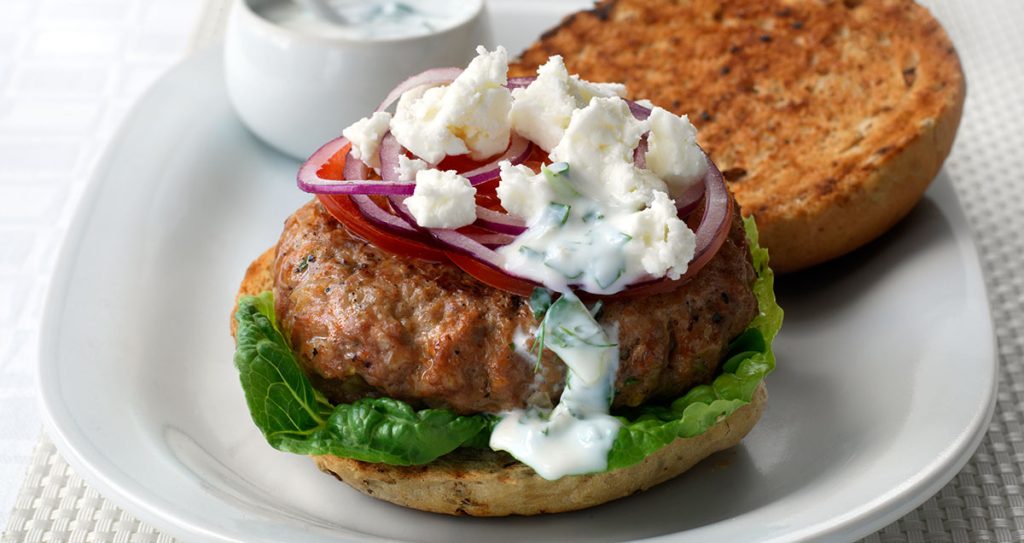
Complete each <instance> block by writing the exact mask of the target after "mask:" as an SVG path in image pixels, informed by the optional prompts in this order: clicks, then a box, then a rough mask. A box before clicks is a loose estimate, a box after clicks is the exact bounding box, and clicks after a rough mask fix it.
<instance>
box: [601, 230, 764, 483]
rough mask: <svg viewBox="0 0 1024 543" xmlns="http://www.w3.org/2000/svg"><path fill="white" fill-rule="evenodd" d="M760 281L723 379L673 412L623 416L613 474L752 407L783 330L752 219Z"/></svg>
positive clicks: (656, 409) (647, 410)
mask: <svg viewBox="0 0 1024 543" xmlns="http://www.w3.org/2000/svg"><path fill="white" fill-rule="evenodd" d="M743 227H744V228H745V229H746V233H747V240H748V241H749V243H750V253H751V257H752V262H753V264H754V271H755V273H756V274H757V279H756V281H755V282H754V295H755V296H756V297H757V305H758V314H757V316H756V317H754V320H753V321H751V323H750V326H749V327H747V329H746V330H745V331H744V332H743V333H741V334H740V335H739V336H738V337H736V339H734V340H733V341H732V342H731V343H730V344H729V349H728V352H727V354H726V361H725V362H724V363H723V364H722V374H721V375H719V376H718V377H716V378H715V380H714V381H712V383H711V384H710V385H700V386H697V387H694V388H693V389H691V390H690V391H689V392H687V393H686V394H685V395H684V396H683V397H682V398H679V399H677V400H676V401H674V402H672V404H671V405H669V406H668V407H661V406H653V407H642V408H639V409H636V410H634V411H633V412H631V413H630V417H629V418H625V417H620V418H621V420H622V422H623V425H622V428H620V429H619V435H618V436H617V437H616V438H615V443H614V444H613V445H612V450H611V452H610V453H608V469H609V470H612V469H617V468H623V467H626V466H630V465H632V464H635V463H637V462H639V461H641V460H643V459H644V458H645V457H647V455H649V454H651V453H653V452H654V451H656V450H658V449H660V448H662V447H664V446H665V445H668V444H669V443H671V442H672V440H674V439H675V438H677V437H693V436H697V435H700V434H702V433H704V432H706V431H707V430H708V428H711V427H712V426H714V425H715V423H717V422H718V421H719V420H721V419H723V418H725V417H728V416H729V415H731V414H732V413H733V412H735V411H736V410H737V409H739V408H740V407H743V406H744V405H746V404H748V403H750V400H751V398H752V397H753V395H754V390H756V389H757V385H758V384H760V383H761V380H763V379H764V377H765V375H767V374H768V373H769V372H771V371H772V370H773V369H775V355H774V354H773V353H772V349H771V345H772V341H773V340H774V339H775V335H776V334H777V333H778V331H779V328H781V327H782V308H780V307H779V305H778V304H777V303H776V302H775V291H774V290H773V286H774V283H775V274H774V273H773V272H772V270H771V268H769V267H768V250H767V249H764V248H763V247H761V246H760V245H759V244H758V238H757V225H756V224H755V223H754V219H753V218H745V219H743Z"/></svg>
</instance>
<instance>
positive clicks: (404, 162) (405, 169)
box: [398, 154, 430, 181]
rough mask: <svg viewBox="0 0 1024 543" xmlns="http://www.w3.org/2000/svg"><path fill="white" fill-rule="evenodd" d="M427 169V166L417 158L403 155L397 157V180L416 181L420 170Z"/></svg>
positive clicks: (428, 166)
mask: <svg viewBox="0 0 1024 543" xmlns="http://www.w3.org/2000/svg"><path fill="white" fill-rule="evenodd" d="M429 168H430V165H429V164H427V163H426V162H423V161H422V160H420V159H418V158H409V157H407V156H405V155H404V154H403V155H398V178H399V179H401V180H403V181H408V180H411V179H416V174H418V173H420V170H427V169H429Z"/></svg>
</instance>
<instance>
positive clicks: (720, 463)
mask: <svg viewBox="0 0 1024 543" xmlns="http://www.w3.org/2000/svg"><path fill="white" fill-rule="evenodd" d="M564 6H565V5H564V4H563V5H561V7H560V9H565V7H564ZM527 7H528V8H530V9H535V8H536V9H540V8H541V7H542V4H539V3H538V4H536V5H527ZM524 9H525V8H524ZM501 15H502V16H503V19H502V20H503V21H504V24H503V25H499V26H498V28H497V30H498V37H499V40H502V41H504V42H505V43H507V44H509V45H510V46H511V49H512V50H519V48H520V47H521V46H522V45H523V44H524V43H525V42H527V41H529V40H530V39H531V37H532V36H534V35H536V34H537V32H538V31H539V30H540V29H542V28H545V27H547V26H548V25H550V24H551V23H552V21H553V20H555V17H556V15H555V14H553V13H548V14H547V15H546V16H544V17H535V18H531V17H527V16H524V15H522V14H521V13H520V14H519V15H516V13H511V14H501ZM506 15H507V16H506ZM516 17H518V18H516ZM221 77H222V74H221V69H220V57H219V51H209V52H207V53H204V54H201V55H199V56H197V57H194V58H193V59H191V60H189V61H187V62H185V63H184V64H182V65H181V66H179V67H178V68H176V69H174V70H173V71H172V72H171V73H169V74H168V75H167V76H166V77H164V78H163V79H162V80H161V81H160V82H159V83H158V84H157V85H156V86H155V87H154V88H153V89H152V90H151V91H150V92H149V93H148V95H147V96H146V97H145V98H144V99H143V100H142V101H141V102H140V103H139V104H138V106H137V107H136V109H135V111H134V113H132V114H131V115H130V117H129V119H128V120H127V122H126V123H125V125H124V127H123V129H122V131H121V133H120V135H119V137H118V138H116V139H115V141H114V142H113V144H112V145H111V147H110V149H109V150H108V152H107V155H106V159H105V160H104V161H103V162H102V164H101V166H100V167H99V168H98V170H97V172H96V177H95V178H94V179H93V180H92V182H91V184H90V186H89V189H88V191H87V194H86V195H85V197H84V200H83V203H82V205H81V207H80V209H79V210H78V214H77V216H76V218H75V220H74V223H73V227H72V229H71V233H70V235H69V240H68V242H67V244H66V246H65V247H64V250H63V252H62V254H61V257H60V260H59V265H58V270H57V273H56V275H55V277H54V282H53V288H52V291H51V293H50V297H49V300H48V303H47V308H46V316H45V323H44V327H43V340H42V349H41V360H40V386H41V391H42V394H43V403H44V409H45V413H46V417H47V419H48V420H47V422H48V429H49V432H50V435H51V436H52V437H53V439H54V440H55V442H56V444H57V446H58V448H59V449H60V451H61V452H62V453H63V455H64V456H65V457H66V458H67V459H68V461H69V462H71V464H72V465H73V466H74V467H75V469H76V470H77V471H78V472H79V473H81V474H82V476H84V477H85V478H86V479H87V480H88V481H89V482H90V483H91V484H92V485H94V486H95V487H97V489H98V490H100V491H101V492H102V493H103V494H104V495H106V496H108V497H110V498H111V499H113V500H115V501H116V502H117V503H118V504H120V505H121V506H123V507H124V508H126V509H128V510H129V511H131V512H133V513H135V514H137V515H138V516H139V517H141V518H142V519H143V520H146V521H149V522H151V523H153V524H155V525H157V526H158V527H160V528H162V529H164V530H166V531H167V532H169V533H171V534H174V535H177V536H179V537H182V538H183V539H185V540H187V541H207V540H208V541H246V542H258V541H288V540H301V541H311V542H314V541H339V540H376V539H408V540H422V541H452V540H466V541H478V540H487V541H491V542H494V543H497V542H500V541H524V540H525V541H543V540H552V541H555V540H557V541H573V540H586V541H612V540H626V539H642V538H652V539H658V540H666V541H793V540H801V539H808V538H821V539H834V540H844V539H852V538H855V537H858V536H861V535H865V534H867V533H869V532H871V531H872V530H875V529H877V528H879V527H881V526H883V525H885V524H886V523H888V522H891V521H893V520H895V519H897V518H898V517H899V516H900V515H902V514H904V513H906V512H907V511H909V510H911V509H912V508H914V507H915V506H917V505H919V504H920V503H921V502H923V501H924V500H925V499H926V498H927V497H929V496H930V495H932V494H934V493H935V492H937V491H938V490H939V489H940V488H941V486H942V485H943V484H944V483H945V482H946V481H948V480H949V479H950V478H952V477H953V475H954V474H955V473H956V472H957V471H958V470H959V469H960V468H961V467H962V466H963V464H964V463H965V462H966V461H967V459H968V457H969V456H970V454H971V452H972V451H973V450H974V448H975V447H976V446H977V444H978V442H979V441H980V439H981V437H982V436H983V434H984V430H985V427H986V423H987V421H988V419H989V417H990V416H991V413H992V407H993V401H994V389H995V379H996V377H995V375H996V373H995V356H994V348H993V345H994V342H993V334H992V329H991V324H990V321H989V311H988V306H987V303H986V297H985V292H984V286H983V283H982V277H981V273H980V270H979V266H978V263H977V259H976V256H975V250H974V247H973V246H972V243H971V240H970V237H969V233H968V228H967V226H966V223H965V220H964V216H963V213H962V211H961V210H960V208H959V204H958V202H957V199H956V196H955V194H954V192H953V190H952V189H951V184H950V180H949V179H947V178H946V177H945V176H944V175H940V177H939V179H938V180H937V181H936V183H935V184H934V186H933V187H932V189H931V190H930V191H929V192H928V195H927V197H926V198H925V200H924V201H923V202H922V203H921V204H920V205H919V206H918V207H917V209H916V210H915V211H914V212H913V213H912V214H911V215H910V217H909V218H908V219H907V220H905V221H904V222H903V223H902V224H900V225H899V226H897V227H896V228H895V229H894V230H893V231H892V232H890V233H889V234H887V235H886V236H884V238H883V239H881V240H879V241H878V242H875V243H873V244H871V245H870V246H869V247H867V248H865V249H863V250H860V251H858V252H856V253H855V254H853V255H850V256H848V257H846V258H843V259H841V260H839V261H837V262H835V263H832V264H828V265H826V266H823V267H821V268H819V269H817V270H814V271H812V272H808V273H803V274H800V275H795V276H790V277H786V278H785V280H783V281H780V284H779V286H778V293H779V299H780V302H781V304H782V305H783V307H784V308H785V309H786V322H785V326H784V328H783V332H782V335H781V336H780V337H779V339H778V342H777V351H776V352H777V354H778V360H779V367H778V370H777V371H776V372H775V373H774V374H772V375H771V376H770V378H769V379H768V385H769V390H770V394H771V399H770V401H769V404H768V409H767V411H766V413H765V415H764V418H763V420H762V421H761V423H760V424H759V425H758V426H757V427H756V428H755V429H754V431H753V432H752V433H751V434H750V435H749V436H748V437H747V439H746V440H745V441H744V442H743V444H742V445H740V446H739V447H737V448H735V449H733V450H731V451H728V452H725V453H722V454H719V455H716V456H715V457H713V458H711V459H709V460H707V461H706V462H704V463H703V464H701V465H700V466H698V467H697V468H696V469H694V470H692V471H691V472H689V473H687V474H685V475H684V476H682V477H680V478H679V479H677V480H674V481H671V482H669V483H666V484H664V485H662V486H660V487H657V488H655V489H653V490H650V491H648V492H646V493H643V494H640V495H637V496H633V497H630V498H627V499H624V500H621V501H619V502H616V503H612V504H608V505H605V506H602V507H599V508H595V509H591V510H588V511H583V512H579V513H572V514H563V515H555V516H545V517H534V518H511V519H492V520H482V519H469V518H448V517H442V516H436V515H431V514H425V513H419V512H415V511H409V510H405V509H402V508H399V507H395V506H392V505H389V504H386V503H382V502H378V501H376V500H373V499H370V498H366V497H364V496H362V495H361V494H358V493H356V492H355V491H353V490H350V489H349V488H348V487H346V486H344V485H341V484H339V483H337V482H336V481H335V480H334V479H332V478H330V477H327V476H324V475H322V474H320V473H319V472H317V471H316V470H315V469H314V468H313V466H312V463H311V462H310V461H309V460H307V459H305V458H302V457H298V456H293V455H289V454H285V453H279V452H277V451H274V450H273V449H271V448H270V447H269V446H267V445H266V444H265V443H264V441H263V439H262V437H261V436H260V434H259V432H258V431H257V430H256V428H255V427H254V426H253V424H252V423H251V421H250V419H249V415H248V413H247V412H246V408H245V402H244V400H243V396H242V391H241V389H240V387H239V385H238V378H237V375H236V372H235V369H234V367H233V365H232V363H231V355H232V351H233V345H232V341H231V338H230V337H229V334H228V322H229V316H228V313H229V311H230V309H231V307H232V301H233V297H234V294H235V289H236V287H237V285H238V282H239V280H240V279H241V277H242V273H243V271H244V270H245V267H246V265H247V264H248V263H249V261H250V260H251V259H252V258H254V257H255V256H256V255H258V254H259V253H260V252H261V251H263V250H264V249H265V248H267V247H268V246H270V245H271V244H273V243H274V241H275V240H276V238H277V236H278V234H279V232H280V228H281V223H282V221H283V220H284V219H285V217H287V216H288V214H289V213H290V212H291V211H292V210H294V209H295V208H296V207H297V206H299V205H300V204H301V203H302V202H303V201H304V200H306V196H305V195H304V194H302V193H300V192H299V191H298V190H296V189H295V187H294V182H293V179H294V173H295V170H296V164H295V163H294V162H292V161H290V160H288V159H286V158H284V157H283V156H282V155H279V154H276V153H275V152H273V151H270V150H269V149H268V148H266V147H264V146H263V145H262V144H260V143H259V142H257V141H256V140H254V138H253V137H252V136H250V135H249V134H248V133H247V132H246V131H245V130H244V129H243V128H242V127H241V125H240V124H239V122H238V121H237V120H236V119H235V117H234V116H233V114H232V112H231V111H230V109H229V106H228V103H227V100H226V98H225V93H224V89H223V86H222V83H221Z"/></svg>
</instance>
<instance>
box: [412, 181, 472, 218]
mask: <svg viewBox="0 0 1024 543" xmlns="http://www.w3.org/2000/svg"><path fill="white" fill-rule="evenodd" d="M405 205H406V206H407V207H408V208H409V211H410V212H411V213H412V216H413V217H414V218H415V219H416V223H417V224H419V225H420V226H423V227H425V228H458V227H460V226H466V225H467V224H470V223H472V222H473V221H475V220H476V189H475V188H474V187H473V186H472V185H470V183H469V179H466V178H465V177H462V176H461V175H459V174H458V173H456V172H454V171H451V170H449V171H444V172H442V171H440V170H421V171H419V172H418V173H417V174H416V188H415V189H414V191H413V193H412V196H410V197H408V198H406V199H405Z"/></svg>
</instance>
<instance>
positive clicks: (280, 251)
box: [274, 200, 757, 414]
mask: <svg viewBox="0 0 1024 543" xmlns="http://www.w3.org/2000/svg"><path fill="white" fill-rule="evenodd" d="M754 278H755V276H754V271H753V268H752V267H751V264H750V252H749V249H748V247H747V243H746V238H745V236H744V233H743V228H742V225H741V223H740V221H739V213H736V214H735V220H734V223H733V225H732V228H731V230H730V233H729V238H728V239H727V240H726V242H725V243H724V244H723V246H722V248H721V249H720V250H719V252H718V254H716V255H715V257H714V258H713V259H712V260H711V261H710V262H709V263H708V264H707V265H706V266H705V267H704V269H703V270H701V272H700V273H699V274H698V275H697V276H696V277H695V278H694V279H693V280H691V281H690V282H689V283H687V284H685V285H683V286H682V287H680V288H679V289H676V290H674V291H672V292H669V293H664V294H657V295H652V296H649V297H645V298H640V299H636V300H606V301H605V303H604V308H603V310H602V312H601V314H600V315H599V319H598V320H599V321H600V322H602V323H613V322H614V323H617V324H618V336H619V346H620V348H619V355H620V362H619V370H618V375H617V378H616V383H615V398H614V402H613V407H620V406H636V405H640V404H641V403H645V402H647V401H649V400H659V399H671V398H675V397H678V396H680V395H681V394H683V393H684V392H685V391H687V390H688V389H690V388H692V387H693V386H696V385H698V384H701V383H706V382H710V381H711V379H712V377H713V376H714V374H715V372H716V370H717V368H718V364H719V361H720V359H721V357H722V354H723V352H724V350H725V348H726V345H727V344H728V342H729V341H730V340H731V339H732V338H733V337H735V336H736V335H738V334H739V333H740V332H742V331H743V330H744V329H745V328H746V327H747V325H748V324H749V323H750V321H751V320H752V319H753V318H754V316H755V314H756V312H757V301H756V299H755V298H754V295H753V292H752V291H751V286H752V285H753V282H754ZM274 299H275V301H276V302H275V303H276V307H275V310H276V313H277V317H278V320H279V323H280V325H281V327H282V330H283V331H284V333H285V335H286V337H287V338H288V339H289V340H290V342H291V345H292V348H293V349H294V350H295V352H296V353H297V355H298V358H299V361H300V364H302V365H303V367H304V369H305V371H306V373H307V374H309V375H310V377H311V379H312V381H313V384H314V386H315V387H316V388H318V389H319V390H321V391H323V392H324V393H325V394H326V395H327V397H328V398H330V399H331V400H332V401H334V402H352V401H355V400H357V399H359V398H362V397H367V396H386V397H391V398H396V399H399V400H403V401H406V402H409V403H411V404H412V405H414V406H429V407H445V408H449V409H452V410H454V411H456V412H458V413H464V414H465V413H478V412H498V411H502V410H507V409H512V408H517V407H524V406H526V405H527V404H528V403H529V404H532V405H547V404H550V405H554V404H555V403H557V401H558V397H559V395H560V394H561V391H562V386H563V384H564V366H563V364H562V363H561V362H560V361H559V360H558V359H557V357H555V356H554V355H553V354H552V353H550V352H546V353H545V354H544V357H543V359H542V361H541V364H540V367H539V368H537V367H536V366H535V364H536V360H535V359H533V358H532V357H530V356H529V355H526V354H525V353H524V352H523V350H522V349H519V350H517V349H515V340H516V338H517V337H522V336H523V335H524V334H525V335H526V336H529V335H530V332H531V331H532V330H533V328H534V327H535V326H536V325H537V323H536V321H535V320H534V318H533V315H532V313H531V310H530V307H529V304H528V301H527V300H526V299H524V298H522V297H520V296H516V295H514V294H510V293H507V292H504V291H500V290H497V289H494V288H492V287H489V286H487V285H484V284H482V283H480V282H478V281H477V280H476V279H474V278H472V277H471V276H469V275H467V274H465V273H463V272H462V271H461V270H459V269H458V268H456V267H454V266H452V265H449V264H442V263H433V262H426V261H423V260H419V259H415V258H406V257H401V256H396V255H393V254H391V253H388V252H386V251H383V250H381V249H378V248H376V247H375V246H373V245H371V244H368V243H366V242H364V241H362V240H360V239H358V238H356V237H354V236H352V235H351V234H349V233H348V231H347V230H346V229H345V228H344V227H343V226H342V225H341V224H340V223H338V222H337V221H336V220H335V219H334V218H333V217H332V216H331V215H330V214H329V213H328V212H327V211H326V210H325V209H324V208H323V207H322V206H321V205H320V204H319V202H317V201H316V200H313V201H311V202H309V203H307V204H306V205H305V206H303V207H301V208H299V210H298V211H296V212H295V214H293V215H292V216H291V217H289V218H288V220H287V221H286V222H285V228H284V232H283V233H282V235H281V239H280V241H279V242H278V245H277V254H276V258H275V268H274Z"/></svg>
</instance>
